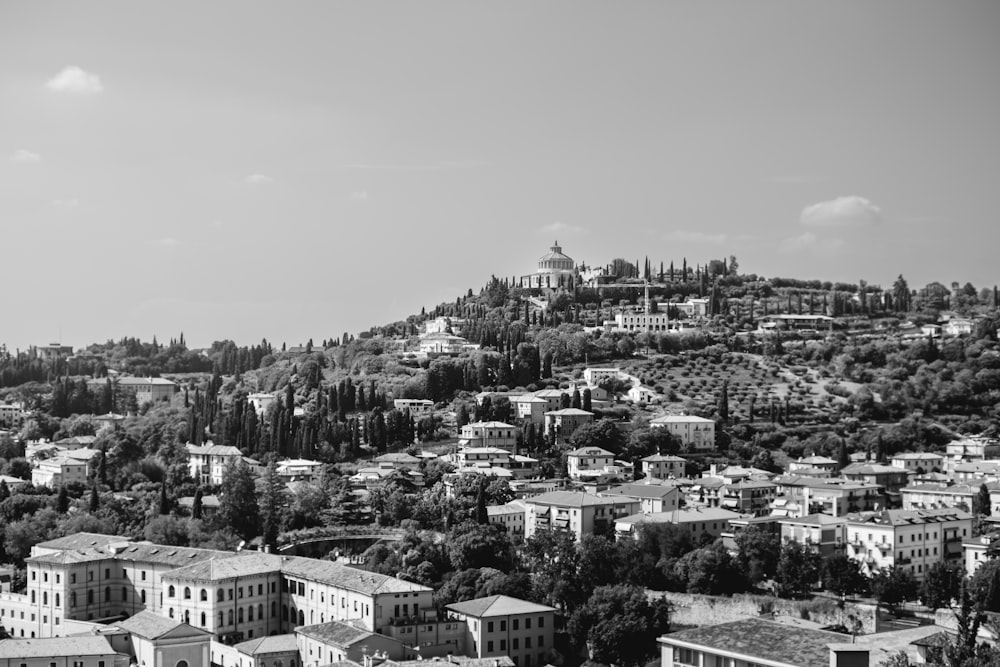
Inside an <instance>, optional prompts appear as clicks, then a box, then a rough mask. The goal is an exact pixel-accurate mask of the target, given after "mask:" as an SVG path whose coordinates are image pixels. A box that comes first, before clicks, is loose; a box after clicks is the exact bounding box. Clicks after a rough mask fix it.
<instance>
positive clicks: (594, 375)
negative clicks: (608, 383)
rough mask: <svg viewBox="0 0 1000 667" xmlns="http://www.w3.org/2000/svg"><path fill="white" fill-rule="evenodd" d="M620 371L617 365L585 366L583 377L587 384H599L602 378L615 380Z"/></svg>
mask: <svg viewBox="0 0 1000 667" xmlns="http://www.w3.org/2000/svg"><path fill="white" fill-rule="evenodd" d="M619 375H621V371H620V370H619V369H618V368H617V367H611V368H601V367H595V368H585V369H584V370H583V379H584V381H585V382H586V383H587V384H588V385H599V384H600V383H601V382H603V381H604V380H609V379H610V380H617V379H618V376H619Z"/></svg>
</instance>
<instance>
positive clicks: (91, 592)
mask: <svg viewBox="0 0 1000 667" xmlns="http://www.w3.org/2000/svg"><path fill="white" fill-rule="evenodd" d="M87 604H94V589H90V590H89V591H87Z"/></svg>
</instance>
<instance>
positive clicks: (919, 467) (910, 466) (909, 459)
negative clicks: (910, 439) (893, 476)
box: [889, 452, 945, 474]
mask: <svg viewBox="0 0 1000 667" xmlns="http://www.w3.org/2000/svg"><path fill="white" fill-rule="evenodd" d="M944 462H945V457H943V456H941V455H940V454H934V453H933V452H903V453H900V454H896V455H895V456H893V457H892V458H891V459H890V460H889V463H890V465H892V466H893V467H894V468H902V469H903V470H906V471H907V472H913V473H916V474H922V473H926V472H934V471H940V470H943V469H944Z"/></svg>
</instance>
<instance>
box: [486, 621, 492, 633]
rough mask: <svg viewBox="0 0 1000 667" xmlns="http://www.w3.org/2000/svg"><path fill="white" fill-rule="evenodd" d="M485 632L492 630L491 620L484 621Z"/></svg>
mask: <svg viewBox="0 0 1000 667" xmlns="http://www.w3.org/2000/svg"><path fill="white" fill-rule="evenodd" d="M486 632H493V621H488V622H487V623H486Z"/></svg>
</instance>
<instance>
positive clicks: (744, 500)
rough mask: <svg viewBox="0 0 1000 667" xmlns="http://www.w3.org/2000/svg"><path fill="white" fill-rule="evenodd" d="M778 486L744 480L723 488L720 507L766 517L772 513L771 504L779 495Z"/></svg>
mask: <svg viewBox="0 0 1000 667" xmlns="http://www.w3.org/2000/svg"><path fill="white" fill-rule="evenodd" d="M777 489H778V487H777V485H775V484H772V483H771V482H764V481H759V480H753V479H744V480H740V481H738V482H734V483H732V484H726V485H725V486H724V487H723V488H722V502H721V503H720V505H721V506H722V507H723V508H725V509H727V510H732V511H734V512H739V513H740V514H751V515H753V516H766V515H767V514H770V513H771V503H772V502H773V501H774V497H775V495H776V493H777Z"/></svg>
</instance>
